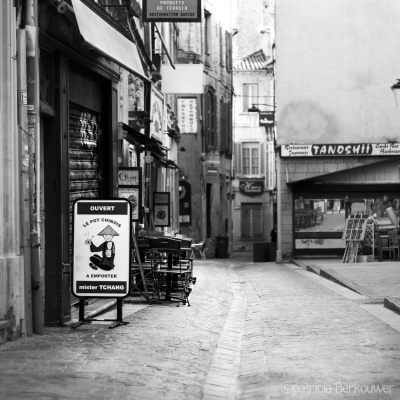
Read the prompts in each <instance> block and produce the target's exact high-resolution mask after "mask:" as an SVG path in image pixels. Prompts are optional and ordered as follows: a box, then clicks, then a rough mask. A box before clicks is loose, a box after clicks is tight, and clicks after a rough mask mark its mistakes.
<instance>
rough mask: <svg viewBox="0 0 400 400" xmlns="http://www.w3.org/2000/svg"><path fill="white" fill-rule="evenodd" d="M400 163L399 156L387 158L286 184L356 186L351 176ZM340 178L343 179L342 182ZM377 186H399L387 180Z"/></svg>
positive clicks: (381, 181)
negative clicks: (388, 164) (364, 170)
mask: <svg viewBox="0 0 400 400" xmlns="http://www.w3.org/2000/svg"><path fill="white" fill-rule="evenodd" d="M399 161H400V157H399V156H394V157H391V158H386V159H384V160H380V161H373V162H371V163H366V164H361V165H357V166H355V167H351V168H345V169H342V170H340V171H335V172H329V173H327V174H321V175H315V176H311V177H309V178H302V179H298V180H293V181H288V182H286V184H287V185H289V186H292V185H293V186H295V185H304V184H314V185H319V184H324V183H327V184H329V183H334V184H344V183H346V184H350V185H355V184H358V182H352V181H351V180H349V176H350V174H352V173H355V172H357V171H358V170H362V169H368V168H371V167H374V168H375V167H376V166H379V165H381V164H385V163H391V162H396V163H397V162H399ZM332 178H334V180H333V181H332ZM340 178H343V179H342V180H341V179H340ZM374 184H375V185H380V184H381V185H388V184H397V185H398V183H397V182H394V181H389V180H387V179H382V180H380V181H379V180H377V181H376V182H374Z"/></svg>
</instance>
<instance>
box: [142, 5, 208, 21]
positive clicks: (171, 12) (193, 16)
mask: <svg viewBox="0 0 400 400" xmlns="http://www.w3.org/2000/svg"><path fill="white" fill-rule="evenodd" d="M142 19H143V21H144V22H201V0H185V1H164V0H143V15H142Z"/></svg>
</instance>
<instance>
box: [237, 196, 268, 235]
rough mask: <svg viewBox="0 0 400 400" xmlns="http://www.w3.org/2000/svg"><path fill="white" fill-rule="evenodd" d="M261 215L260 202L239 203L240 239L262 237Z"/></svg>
mask: <svg viewBox="0 0 400 400" xmlns="http://www.w3.org/2000/svg"><path fill="white" fill-rule="evenodd" d="M262 217H263V214H262V203H242V204H241V237H242V239H260V238H263V237H264V232H263V225H264V224H263V218H262Z"/></svg>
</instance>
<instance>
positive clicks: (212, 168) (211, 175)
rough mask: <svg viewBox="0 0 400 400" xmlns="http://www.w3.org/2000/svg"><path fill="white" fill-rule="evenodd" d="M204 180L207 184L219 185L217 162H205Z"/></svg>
mask: <svg viewBox="0 0 400 400" xmlns="http://www.w3.org/2000/svg"><path fill="white" fill-rule="evenodd" d="M205 171H206V174H205V178H206V182H207V183H220V182H221V178H220V173H219V161H216V160H210V161H206V162H205Z"/></svg>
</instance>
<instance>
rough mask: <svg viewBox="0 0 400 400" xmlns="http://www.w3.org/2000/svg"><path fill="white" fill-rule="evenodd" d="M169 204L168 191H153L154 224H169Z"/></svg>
mask: <svg viewBox="0 0 400 400" xmlns="http://www.w3.org/2000/svg"><path fill="white" fill-rule="evenodd" d="M170 207H171V204H170V193H169V192H154V193H153V216H154V226H160V227H162V226H171V223H170V219H171V208H170Z"/></svg>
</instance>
